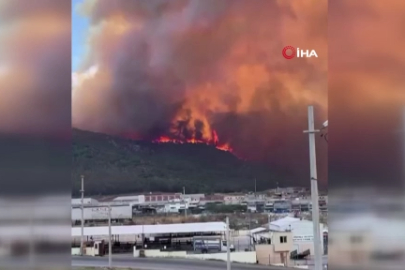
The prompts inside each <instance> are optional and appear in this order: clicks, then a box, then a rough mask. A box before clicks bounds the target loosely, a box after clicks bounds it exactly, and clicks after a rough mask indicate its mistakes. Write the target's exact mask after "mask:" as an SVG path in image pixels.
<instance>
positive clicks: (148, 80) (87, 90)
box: [72, 0, 327, 182]
mask: <svg viewBox="0 0 405 270" xmlns="http://www.w3.org/2000/svg"><path fill="white" fill-rule="evenodd" d="M75 8H76V11H77V12H79V13H80V14H81V15H82V16H86V17H88V18H89V19H90V21H91V26H90V28H89V29H87V43H86V45H87V49H88V53H87V54H86V55H85V56H84V57H83V59H82V62H81V66H80V68H79V70H78V71H76V72H74V74H73V91H72V119H73V126H74V127H77V128H80V129H84V130H90V131H97V132H105V133H111V134H131V136H132V137H133V138H138V139H154V138H156V137H157V136H160V135H165V136H172V137H176V136H180V137H182V136H183V137H201V138H202V139H205V140H210V139H212V132H213V131H216V132H217V133H218V136H219V140H220V141H221V142H223V143H229V144H230V145H231V147H232V148H233V149H234V150H235V152H237V153H238V154H240V155H241V156H243V157H245V158H248V159H252V160H259V161H265V162H267V163H268V164H269V165H271V166H277V167H278V168H279V169H281V170H285V171H286V172H288V173H292V174H293V175H294V177H297V179H307V178H308V170H309V169H308V168H309V164H308V162H309V161H308V137H307V135H305V134H303V130H304V129H306V128H307V125H308V121H307V106H308V105H314V106H315V108H316V118H317V123H319V125H321V124H322V123H323V121H324V120H326V119H327V2H326V1H310V0H305V1H276V0H274V1H268V0H259V1H248V0H225V1H209V0H204V1H198V0H197V1H193V0H172V1H163V0H153V1H136V0H133V1H120V0H113V1H103V0H101V1H84V2H83V3H82V4H81V5H79V6H77V7H75ZM287 45H290V46H294V47H299V48H302V49H309V50H316V52H317V54H318V58H301V59H299V58H296V59H292V60H286V59H284V58H283V57H282V54H281V51H282V49H283V48H284V47H285V46H287ZM318 147H319V157H318V160H319V169H320V171H321V175H322V177H321V178H322V179H324V182H326V171H327V169H326V164H327V159H326V156H327V153H326V152H327V148H326V142H325V141H324V140H323V139H319V140H318Z"/></svg>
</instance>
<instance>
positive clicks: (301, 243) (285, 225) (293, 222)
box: [270, 217, 324, 255]
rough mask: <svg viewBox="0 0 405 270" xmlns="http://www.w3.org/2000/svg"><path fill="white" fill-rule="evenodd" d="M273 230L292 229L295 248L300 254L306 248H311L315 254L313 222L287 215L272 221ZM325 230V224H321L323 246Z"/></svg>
mask: <svg viewBox="0 0 405 270" xmlns="http://www.w3.org/2000/svg"><path fill="white" fill-rule="evenodd" d="M270 230H271V231H290V230H291V232H292V234H293V250H292V251H294V250H297V253H298V254H300V253H302V252H304V251H306V250H308V249H309V250H310V253H311V255H313V254H314V232H313V222H312V221H308V220H301V219H299V218H293V217H285V218H282V219H279V220H276V221H273V222H270ZM323 231H324V225H323V224H320V237H321V244H322V246H323Z"/></svg>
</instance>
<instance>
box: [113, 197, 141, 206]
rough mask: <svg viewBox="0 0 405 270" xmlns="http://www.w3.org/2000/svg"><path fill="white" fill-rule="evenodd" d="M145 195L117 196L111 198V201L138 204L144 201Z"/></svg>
mask: <svg viewBox="0 0 405 270" xmlns="http://www.w3.org/2000/svg"><path fill="white" fill-rule="evenodd" d="M145 201H146V200H145V195H135V196H119V197H116V198H115V199H113V202H117V203H129V204H132V205H140V204H144V203H145Z"/></svg>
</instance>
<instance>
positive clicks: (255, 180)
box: [255, 178, 257, 198]
mask: <svg viewBox="0 0 405 270" xmlns="http://www.w3.org/2000/svg"><path fill="white" fill-rule="evenodd" d="M256 192H257V182H256V178H255V198H256Z"/></svg>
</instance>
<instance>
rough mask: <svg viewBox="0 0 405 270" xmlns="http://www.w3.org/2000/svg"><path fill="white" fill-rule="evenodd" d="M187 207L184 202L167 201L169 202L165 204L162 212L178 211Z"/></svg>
mask: <svg viewBox="0 0 405 270" xmlns="http://www.w3.org/2000/svg"><path fill="white" fill-rule="evenodd" d="M187 208H188V206H187V204H186V203H180V202H176V203H169V204H166V205H165V207H164V210H163V212H165V213H179V212H180V211H184V210H185V209H187Z"/></svg>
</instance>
